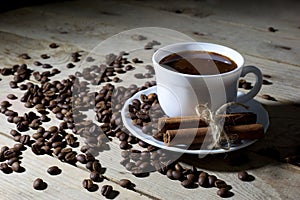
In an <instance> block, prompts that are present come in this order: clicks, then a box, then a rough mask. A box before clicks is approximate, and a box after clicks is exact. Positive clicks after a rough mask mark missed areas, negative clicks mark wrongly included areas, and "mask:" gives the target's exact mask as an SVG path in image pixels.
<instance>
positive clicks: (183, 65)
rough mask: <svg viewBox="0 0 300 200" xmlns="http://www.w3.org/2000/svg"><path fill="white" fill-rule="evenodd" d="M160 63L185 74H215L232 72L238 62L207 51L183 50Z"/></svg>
mask: <svg viewBox="0 0 300 200" xmlns="http://www.w3.org/2000/svg"><path fill="white" fill-rule="evenodd" d="M159 64H160V65H162V66H164V67H165V68H167V69H169V70H172V71H176V72H179V73H183V74H191V75H214V74H222V73H226V72H230V71H232V70H234V69H236V68H237V64H236V63H235V62H234V61H232V60H231V59H230V58H228V57H226V56H224V55H221V54H218V53H215V52H207V51H181V52H178V53H172V54H170V55H168V56H166V57H164V58H163V59H162V60H161V61H160V62H159Z"/></svg>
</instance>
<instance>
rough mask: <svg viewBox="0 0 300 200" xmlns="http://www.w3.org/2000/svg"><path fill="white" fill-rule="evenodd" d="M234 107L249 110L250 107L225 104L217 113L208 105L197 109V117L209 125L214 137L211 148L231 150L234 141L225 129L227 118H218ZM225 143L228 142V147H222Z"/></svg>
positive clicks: (236, 103) (202, 105)
mask: <svg viewBox="0 0 300 200" xmlns="http://www.w3.org/2000/svg"><path fill="white" fill-rule="evenodd" d="M234 105H237V106H241V107H243V108H245V109H248V106H246V105H244V104H241V103H238V102H228V103H225V104H223V105H222V106H221V107H220V108H218V109H217V110H216V111H215V112H213V111H212V110H211V109H210V108H209V107H208V105H207V103H206V104H198V105H197V106H196V107H195V110H196V113H197V115H198V116H201V117H203V119H204V120H205V121H206V122H207V123H208V124H209V127H210V130H211V136H212V142H211V144H209V146H208V147H209V148H221V149H225V150H229V149H230V147H231V142H232V141H231V140H230V139H229V137H228V135H227V133H226V131H225V130H224V128H223V125H224V120H225V117H216V116H218V115H221V114H224V113H225V112H226V110H227V109H228V108H229V107H231V106H234ZM224 141H225V142H226V144H227V146H224V145H222V143H224Z"/></svg>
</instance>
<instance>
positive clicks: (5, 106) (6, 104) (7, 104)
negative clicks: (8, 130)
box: [0, 101, 11, 108]
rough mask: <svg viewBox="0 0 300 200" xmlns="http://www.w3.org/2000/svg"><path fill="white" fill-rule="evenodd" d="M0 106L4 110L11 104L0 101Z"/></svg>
mask: <svg viewBox="0 0 300 200" xmlns="http://www.w3.org/2000/svg"><path fill="white" fill-rule="evenodd" d="M0 106H1V107H4V108H8V107H10V106H11V103H9V102H8V101H2V102H1V104H0Z"/></svg>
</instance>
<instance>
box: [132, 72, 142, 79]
mask: <svg viewBox="0 0 300 200" xmlns="http://www.w3.org/2000/svg"><path fill="white" fill-rule="evenodd" d="M134 77H135V78H137V79H143V78H144V75H143V74H142V73H137V74H134Z"/></svg>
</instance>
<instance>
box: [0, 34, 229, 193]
mask: <svg viewBox="0 0 300 200" xmlns="http://www.w3.org/2000/svg"><path fill="white" fill-rule="evenodd" d="M133 38H134V39H136V40H143V39H144V37H141V36H134V37H133ZM159 44H160V43H159V42H157V41H152V42H150V43H148V44H146V45H145V49H150V47H151V48H152V47H153V46H154V45H159ZM49 47H50V48H53V49H55V48H58V47H59V45H57V44H56V43H51V44H50V45H49ZM128 55H129V54H128V53H126V52H120V53H119V54H118V55H116V54H108V55H107V56H106V57H105V58H106V61H105V63H103V64H100V65H95V64H93V65H91V66H90V67H85V68H84V69H83V70H82V71H77V72H76V73H75V74H74V75H70V76H69V77H67V78H65V79H63V80H55V76H56V75H57V74H59V73H60V70H59V69H57V68H55V66H52V65H51V64H47V63H41V62H39V61H34V62H33V65H35V66H41V67H42V68H43V72H40V71H33V70H31V69H30V68H29V67H28V66H27V65H26V64H21V65H19V64H17V65H14V66H12V67H11V68H2V69H0V73H1V75H3V76H12V77H13V78H12V79H13V80H12V81H11V82H10V83H9V85H10V87H11V88H12V89H19V90H20V91H23V92H24V93H23V95H22V96H20V97H17V96H15V95H14V94H9V95H7V98H8V99H9V100H15V99H19V100H20V102H22V103H23V104H24V107H25V108H32V109H35V111H36V112H33V111H29V112H25V113H24V114H23V115H20V114H19V113H18V112H17V111H14V110H11V109H10V105H11V103H10V102H9V101H2V102H1V107H0V111H1V113H2V114H4V115H5V116H6V117H7V121H8V122H9V123H13V124H15V126H16V128H15V129H13V130H12V131H11V132H10V134H11V136H12V137H13V138H14V140H15V141H16V142H18V143H17V144H15V145H14V147H13V148H9V147H2V148H1V151H0V161H1V164H0V170H1V171H3V172H4V173H12V172H13V171H14V172H23V171H24V170H25V169H24V168H23V167H22V166H21V165H20V164H21V161H20V160H21V157H20V155H21V152H22V151H24V150H26V148H25V146H27V147H29V148H30V149H31V150H32V152H33V153H34V154H36V155H45V154H46V155H49V156H53V157H56V158H57V159H59V160H60V161H62V162H65V163H68V164H71V165H74V166H77V165H84V166H85V167H86V169H87V170H89V172H90V176H89V177H87V178H86V179H84V180H83V182H82V186H83V188H85V189H87V190H88V191H95V190H97V188H98V186H97V184H96V183H99V182H102V181H103V180H104V179H107V178H106V177H105V175H104V171H105V170H104V169H103V167H102V164H101V163H100V162H99V160H98V159H96V157H95V156H97V155H98V154H99V153H101V152H102V151H106V150H109V142H110V140H119V145H120V146H119V147H120V149H122V150H123V151H122V153H121V155H122V157H123V160H122V161H121V162H120V163H121V164H122V165H123V166H124V167H125V168H126V169H127V170H128V171H130V172H131V173H132V174H133V175H134V176H137V177H146V176H148V175H149V174H150V173H151V172H155V171H158V172H159V173H161V174H163V175H165V176H167V177H168V178H170V179H172V180H178V181H180V183H181V185H182V186H183V187H184V188H196V187H197V186H201V187H216V188H218V189H219V190H218V192H217V194H218V195H219V196H222V197H228V196H231V195H232V194H233V193H231V192H230V189H231V187H230V186H229V185H227V184H226V183H225V181H223V180H219V179H218V178H217V177H216V176H214V175H209V174H208V173H206V172H203V171H201V170H198V169H197V168H196V167H192V168H191V169H188V168H184V167H182V166H181V164H180V163H179V161H177V159H178V158H179V157H178V155H174V153H170V152H168V151H166V150H163V149H159V148H157V147H154V146H152V145H149V144H147V143H146V142H144V141H142V140H139V139H138V138H136V137H135V136H133V135H132V134H131V133H130V132H129V131H128V130H127V129H126V128H125V127H124V125H123V123H122V119H121V114H120V111H121V109H122V106H123V105H124V102H125V101H126V100H127V99H128V98H130V97H131V96H132V95H134V94H135V93H137V92H139V91H141V90H144V89H147V88H149V87H152V86H154V85H156V82H155V81H146V82H145V84H144V85H142V86H140V87H139V86H137V85H134V84H132V85H130V86H129V87H127V88H126V87H123V86H118V87H116V86H115V85H113V84H112V82H120V81H122V80H121V78H120V77H118V75H119V74H124V73H126V72H128V71H132V70H134V69H135V66H134V65H135V64H142V63H143V61H142V60H140V59H139V58H133V59H132V60H131V61H129V58H128ZM21 57H22V58H23V59H30V56H29V55H28V54H22V55H21ZM41 57H42V58H44V59H47V58H48V57H49V56H48V54H42V55H41ZM81 57H82V54H81V52H73V53H71V58H70V59H71V61H72V63H68V64H67V65H66V66H65V67H66V68H67V69H69V68H74V67H76V63H77V62H79V61H80V59H81ZM87 60H88V62H93V60H94V59H91V58H89V59H87ZM74 63H75V64H74ZM50 68H51V71H49V70H48V69H50ZM145 69H146V70H148V72H147V73H145V74H139V75H138V74H135V75H134V76H135V77H136V78H143V79H148V78H152V77H153V75H154V69H153V67H152V66H151V65H145ZM25 80H26V83H25ZM89 85H100V89H99V91H97V92H90V88H89ZM88 110H93V111H94V112H95V120H96V121H97V122H99V123H101V125H100V126H99V125H98V123H96V122H94V121H93V120H89V119H87V118H86V115H85V114H83V112H84V111H88ZM129 110H130V117H131V119H132V120H133V123H134V124H135V125H137V126H139V127H140V128H141V129H142V131H143V133H145V134H149V135H152V136H154V137H156V139H160V140H161V138H160V136H159V135H158V134H157V120H158V118H159V117H162V116H164V113H163V112H162V110H161V108H160V106H159V103H158V99H157V95H156V94H154V93H153V94H149V95H141V96H140V99H135V100H134V101H133V102H132V104H131V105H130V108H129ZM49 113H52V114H54V115H55V117H56V118H57V120H59V124H56V125H52V126H51V127H49V128H45V127H44V126H43V123H45V122H49V121H51V120H52V119H51V118H50V117H49ZM78 137H81V138H84V140H85V144H84V145H83V144H80V143H79V142H78ZM77 147H80V152H78V151H77V150H76V148H77ZM140 149H143V150H140ZM46 171H47V173H49V174H50V175H59V174H61V173H62V171H61V169H60V168H59V167H58V166H50V167H49V168H48V169H47V170H46ZM119 184H120V185H121V186H122V187H124V188H127V189H133V187H134V186H135V185H134V184H133V183H132V182H131V181H130V180H128V179H121V180H120V182H119ZM33 187H34V189H37V190H43V189H46V188H47V184H46V182H44V181H43V180H42V179H40V178H37V179H36V180H35V181H34V182H33ZM113 193H114V190H113V188H112V186H110V185H104V186H103V187H102V188H101V194H102V195H103V196H105V197H107V198H111V196H112V194H113Z"/></svg>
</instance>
